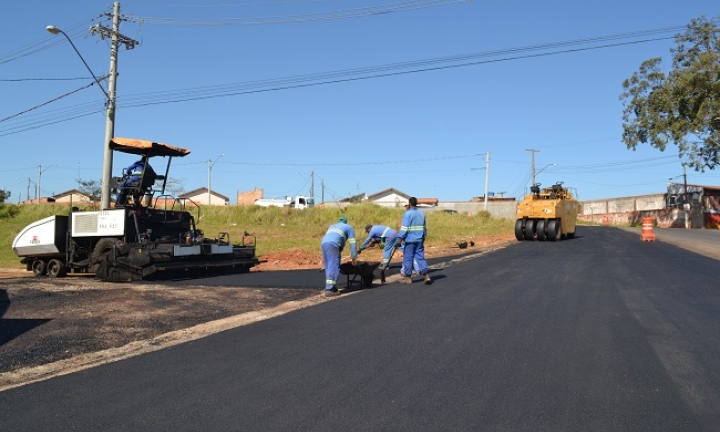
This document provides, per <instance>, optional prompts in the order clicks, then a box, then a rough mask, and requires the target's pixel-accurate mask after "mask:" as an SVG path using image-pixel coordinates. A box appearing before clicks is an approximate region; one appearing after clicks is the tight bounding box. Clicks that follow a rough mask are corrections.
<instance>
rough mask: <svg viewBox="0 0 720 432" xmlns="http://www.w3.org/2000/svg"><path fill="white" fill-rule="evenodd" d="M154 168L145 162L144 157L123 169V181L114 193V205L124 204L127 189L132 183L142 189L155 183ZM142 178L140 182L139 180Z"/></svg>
mask: <svg viewBox="0 0 720 432" xmlns="http://www.w3.org/2000/svg"><path fill="white" fill-rule="evenodd" d="M156 177H157V174H155V170H153V168H152V167H151V166H150V164H149V163H146V161H145V159H140V160H138V161H137V162H135V163H133V164H132V165H130V166H128V167H127V168H125V169H124V170H123V181H122V182H121V183H120V184H119V185H118V193H117V194H115V205H124V204H125V202H126V201H127V196H128V194H129V189H128V188H130V187H131V186H132V185H133V184H135V185H136V187H138V188H139V189H140V191H142V190H144V189H145V188H146V187H147V186H148V185H151V184H153V183H155V178H156ZM141 179H142V184H140V183H139V182H140V180H141Z"/></svg>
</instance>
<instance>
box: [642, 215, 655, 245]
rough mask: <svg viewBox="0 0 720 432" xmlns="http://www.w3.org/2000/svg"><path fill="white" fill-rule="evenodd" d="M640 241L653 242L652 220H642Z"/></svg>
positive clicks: (646, 218)
mask: <svg viewBox="0 0 720 432" xmlns="http://www.w3.org/2000/svg"><path fill="white" fill-rule="evenodd" d="M640 239H641V240H642V241H655V233H654V232H653V222H652V218H649V217H644V218H643V220H642V236H640Z"/></svg>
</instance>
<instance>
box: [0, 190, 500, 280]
mask: <svg viewBox="0 0 720 432" xmlns="http://www.w3.org/2000/svg"><path fill="white" fill-rule="evenodd" d="M69 210H70V209H69V207H67V206H60V205H48V204H41V205H23V206H14V205H6V206H3V207H2V208H0V229H2V232H4V233H6V235H5V236H3V240H2V242H3V243H2V245H1V246H0V267H3V268H22V264H20V259H19V258H18V257H17V256H16V255H15V253H14V252H13V250H12V241H13V239H14V238H15V236H16V235H17V233H18V232H20V230H21V229H23V228H24V227H25V226H27V225H28V224H30V223H31V222H34V221H36V220H39V219H42V218H44V217H47V216H51V215H58V214H68V212H69ZM191 212H192V214H193V216H194V217H195V221H196V224H197V228H198V229H201V230H203V232H204V233H205V236H206V237H217V236H219V234H220V233H222V232H226V233H228V234H229V236H230V241H231V242H232V243H240V241H241V239H242V236H243V232H245V231H247V232H248V233H249V234H251V235H253V236H254V237H256V239H257V254H258V255H259V256H261V255H265V254H268V253H271V252H277V251H286V250H292V249H300V250H303V251H306V252H310V253H317V254H318V255H319V254H320V240H321V239H322V237H323V236H324V235H325V232H326V231H327V227H328V226H330V225H332V224H334V223H336V222H337V220H338V218H339V217H340V216H345V217H347V218H348V222H349V223H350V225H352V226H353V228H354V229H355V238H356V239H357V240H358V242H362V241H363V240H364V239H365V225H367V224H373V225H378V224H380V225H387V226H390V227H392V228H396V229H397V228H398V227H399V226H400V221H401V220H402V215H403V213H404V212H405V209H404V208H389V207H381V206H377V205H374V204H369V203H363V204H357V205H352V206H350V207H348V208H346V209H345V210H341V209H339V208H337V207H335V208H333V207H326V208H323V207H315V208H309V209H305V210H293V209H288V208H279V207H258V206H226V207H215V206H209V207H202V208H200V209H193V210H192V211H191ZM427 224H428V238H427V240H426V243H425V246H426V247H448V246H455V245H456V242H458V241H462V240H465V241H470V240H477V239H478V238H481V237H485V236H498V235H501V236H508V235H510V236H511V235H513V229H514V221H513V220H510V219H496V218H493V217H491V216H490V214H489V213H488V212H479V213H477V214H475V215H472V216H471V215H467V214H461V213H456V214H447V213H442V212H430V213H428V214H427Z"/></svg>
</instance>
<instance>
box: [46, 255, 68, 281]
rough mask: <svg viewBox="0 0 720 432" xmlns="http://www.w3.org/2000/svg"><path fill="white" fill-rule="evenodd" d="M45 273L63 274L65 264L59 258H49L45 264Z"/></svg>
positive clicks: (50, 274) (54, 275)
mask: <svg viewBox="0 0 720 432" xmlns="http://www.w3.org/2000/svg"><path fill="white" fill-rule="evenodd" d="M47 275H48V276H50V277H63V276H65V264H64V263H63V262H62V261H60V260H59V259H51V260H50V262H48V265H47Z"/></svg>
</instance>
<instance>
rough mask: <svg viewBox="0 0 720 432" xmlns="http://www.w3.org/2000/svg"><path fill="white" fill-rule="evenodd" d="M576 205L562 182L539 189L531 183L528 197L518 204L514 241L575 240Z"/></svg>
mask: <svg viewBox="0 0 720 432" xmlns="http://www.w3.org/2000/svg"><path fill="white" fill-rule="evenodd" d="M578 207H579V203H578V201H577V199H575V197H574V196H573V194H572V193H571V192H570V191H569V190H568V188H566V187H563V185H562V182H560V183H557V184H554V185H552V186H550V187H546V188H542V189H541V188H540V184H539V183H538V184H534V185H532V187H531V188H530V194H528V195H525V198H524V199H523V200H522V201H521V202H519V203H518V205H517V209H516V217H517V220H516V221H515V238H517V239H518V240H519V241H522V240H540V241H543V240H547V241H559V240H562V239H563V238H573V237H575V225H576V223H577V214H578Z"/></svg>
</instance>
